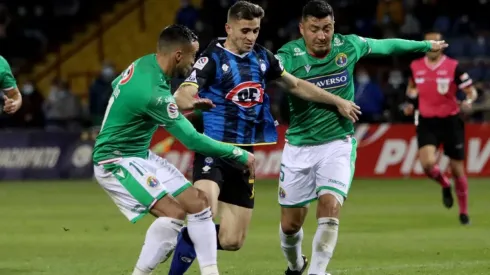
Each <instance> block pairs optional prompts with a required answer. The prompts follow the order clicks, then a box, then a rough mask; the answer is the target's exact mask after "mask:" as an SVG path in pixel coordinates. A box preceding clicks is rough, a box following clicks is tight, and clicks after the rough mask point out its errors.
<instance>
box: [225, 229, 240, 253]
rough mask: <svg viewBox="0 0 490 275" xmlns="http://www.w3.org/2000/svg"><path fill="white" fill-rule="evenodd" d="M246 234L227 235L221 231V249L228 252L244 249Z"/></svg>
mask: <svg viewBox="0 0 490 275" xmlns="http://www.w3.org/2000/svg"><path fill="white" fill-rule="evenodd" d="M245 237H246V236H245V234H238V235H235V234H233V235H232V234H227V233H226V232H222V231H220V236H219V242H220V244H221V247H223V249H224V250H226V251H237V250H239V249H240V248H242V246H243V243H244V242H245Z"/></svg>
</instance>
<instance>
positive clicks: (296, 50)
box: [293, 47, 306, 56]
mask: <svg viewBox="0 0 490 275" xmlns="http://www.w3.org/2000/svg"><path fill="white" fill-rule="evenodd" d="M293 51H294V56H301V55H305V54H306V52H305V51H302V50H301V49H300V48H297V47H296V48H294V49H293Z"/></svg>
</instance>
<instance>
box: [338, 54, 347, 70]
mask: <svg viewBox="0 0 490 275" xmlns="http://www.w3.org/2000/svg"><path fill="white" fill-rule="evenodd" d="M335 64H337V66H339V67H344V66H345V65H347V55H346V54H345V53H339V54H337V56H336V57H335Z"/></svg>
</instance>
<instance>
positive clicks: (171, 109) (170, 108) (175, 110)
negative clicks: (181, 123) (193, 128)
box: [167, 103, 179, 118]
mask: <svg viewBox="0 0 490 275" xmlns="http://www.w3.org/2000/svg"><path fill="white" fill-rule="evenodd" d="M167 113H168V117H169V118H177V117H178V116H179V107H177V104H175V103H169V104H168V105H167Z"/></svg>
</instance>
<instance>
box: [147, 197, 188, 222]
mask: <svg viewBox="0 0 490 275" xmlns="http://www.w3.org/2000/svg"><path fill="white" fill-rule="evenodd" d="M150 213H151V214H152V215H153V216H156V217H169V218H174V219H179V220H184V219H185V215H186V211H185V210H184V209H183V208H182V206H181V205H180V204H179V203H178V202H177V201H175V200H174V199H173V198H172V197H170V196H165V197H163V198H161V199H160V200H158V201H157V202H155V204H154V205H153V207H152V208H151V210H150Z"/></svg>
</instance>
